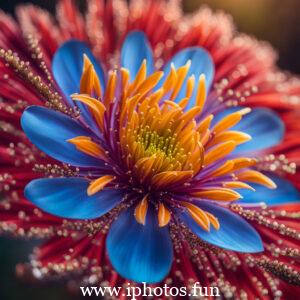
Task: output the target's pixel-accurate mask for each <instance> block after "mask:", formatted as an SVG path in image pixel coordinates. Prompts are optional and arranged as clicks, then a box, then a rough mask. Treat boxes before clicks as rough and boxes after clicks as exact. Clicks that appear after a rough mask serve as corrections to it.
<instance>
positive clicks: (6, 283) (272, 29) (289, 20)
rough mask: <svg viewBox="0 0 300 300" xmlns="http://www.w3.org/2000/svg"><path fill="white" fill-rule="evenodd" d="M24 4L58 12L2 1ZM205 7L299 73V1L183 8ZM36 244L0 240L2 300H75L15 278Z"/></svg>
mask: <svg viewBox="0 0 300 300" xmlns="http://www.w3.org/2000/svg"><path fill="white" fill-rule="evenodd" d="M25 2H26V3H28V2H30V3H35V4H39V5H40V6H42V7H44V8H47V9H49V10H50V11H51V12H54V10H55V3H56V1H54V0H43V1H42V0H40V1H38V0H37V1H15V0H9V1H7V0H0V9H2V10H4V11H7V12H9V13H12V14H13V12H14V8H15V6H16V5H17V4H20V3H25ZM77 2H78V4H79V5H80V7H84V5H83V2H84V1H80V0H79V1H77ZM202 4H208V5H209V6H210V7H212V8H214V9H216V10H220V9H222V10H224V11H226V12H228V13H230V14H231V15H232V16H233V18H234V21H235V23H236V25H237V28H238V30H239V31H242V32H245V33H248V34H251V35H254V36H256V37H257V38H259V39H263V40H267V41H269V42H270V43H272V45H273V46H274V47H275V48H276V49H277V50H278V52H279V55H280V59H279V65H280V67H282V68H284V69H287V70H289V71H291V72H294V73H297V74H300V59H299V54H300V38H299V36H300V18H299V11H300V1H299V0H285V1H279V0H243V1H241V0H184V1H183V8H184V10H185V11H186V12H193V11H194V10H196V9H197V8H199V7H200V5H202ZM0 30H1V28H0ZM36 243H37V242H26V241H15V240H13V239H9V238H3V237H2V238H0V259H1V268H0V299H1V300H15V299H23V300H40V299H43V300H52V299H56V300H62V299H66V300H68V299H76V297H75V296H74V295H73V296H71V295H70V294H68V293H67V292H66V291H65V290H64V289H63V288H62V287H61V286H59V285H58V284H52V285H51V286H45V285H40V286H37V285H34V286H33V285H31V284H30V283H25V282H22V281H20V280H17V279H16V277H15V265H16V264H17V263H18V262H24V261H26V260H27V258H28V255H29V253H30V250H31V249H32V247H33V246H34V245H36ZM98 299H99V297H98Z"/></svg>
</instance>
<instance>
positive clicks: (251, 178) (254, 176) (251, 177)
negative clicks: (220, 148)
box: [236, 170, 277, 189]
mask: <svg viewBox="0 0 300 300" xmlns="http://www.w3.org/2000/svg"><path fill="white" fill-rule="evenodd" d="M236 177H237V178H238V179H239V180H241V181H248V182H253V183H258V184H261V185H264V186H266V187H268V188H270V189H276V187H277V186H276V184H275V182H274V181H273V180H271V179H270V178H269V177H267V176H266V175H264V174H262V173H260V172H258V171H254V170H246V171H243V172H241V173H239V174H237V175H236Z"/></svg>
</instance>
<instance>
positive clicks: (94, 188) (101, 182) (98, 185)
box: [87, 175, 116, 196]
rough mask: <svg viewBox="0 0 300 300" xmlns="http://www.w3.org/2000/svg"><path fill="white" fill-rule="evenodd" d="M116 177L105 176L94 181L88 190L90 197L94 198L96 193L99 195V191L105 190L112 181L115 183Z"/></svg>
mask: <svg viewBox="0 0 300 300" xmlns="http://www.w3.org/2000/svg"><path fill="white" fill-rule="evenodd" d="M115 178H116V177H115V176H112V175H105V176H102V177H99V178H97V179H95V180H93V181H91V183H90V185H89V187H88V189H87V194H88V195H89V196H92V195H94V194H96V193H98V192H99V191H101V190H102V189H104V187H105V186H106V185H107V184H109V183H110V182H111V181H113V180H114V179H115Z"/></svg>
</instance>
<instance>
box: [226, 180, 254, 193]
mask: <svg viewBox="0 0 300 300" xmlns="http://www.w3.org/2000/svg"><path fill="white" fill-rule="evenodd" d="M223 187H225V188H229V189H248V190H252V191H255V189H254V188H253V187H252V186H250V185H249V184H247V183H245V182H242V181H228V182H224V183H223Z"/></svg>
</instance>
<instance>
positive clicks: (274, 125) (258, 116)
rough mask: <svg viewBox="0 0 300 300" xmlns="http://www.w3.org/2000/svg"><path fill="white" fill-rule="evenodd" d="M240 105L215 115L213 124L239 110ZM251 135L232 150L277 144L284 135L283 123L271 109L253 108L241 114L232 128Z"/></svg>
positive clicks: (246, 149) (267, 146) (255, 148)
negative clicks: (240, 118)
mask: <svg viewBox="0 0 300 300" xmlns="http://www.w3.org/2000/svg"><path fill="white" fill-rule="evenodd" d="M240 109H241V107H235V108H230V109H226V110H224V111H223V112H221V113H219V114H217V115H216V117H215V119H214V120H213V124H215V123H217V121H219V120H221V119H222V118H224V117H225V116H226V115H228V114H230V113H233V112H234V111H237V110H240ZM232 130H238V131H242V132H245V133H248V134H249V135H251V137H252V139H251V140H250V141H248V142H247V143H245V144H242V145H239V146H238V147H237V149H236V151H235V152H234V153H235V154H236V153H240V152H248V151H258V150H263V149H265V148H269V147H273V146H276V145H277V144H279V143H280V142H281V141H282V139H283V136H284V131H285V128H284V124H283V122H282V120H281V119H280V117H279V116H278V115H277V114H276V113H275V112H273V111H272V110H269V109H265V108H254V109H252V111H251V112H250V113H249V114H247V115H245V116H243V118H242V120H241V121H240V122H239V123H238V124H237V125H236V126H234V127H233V128H232Z"/></svg>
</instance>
